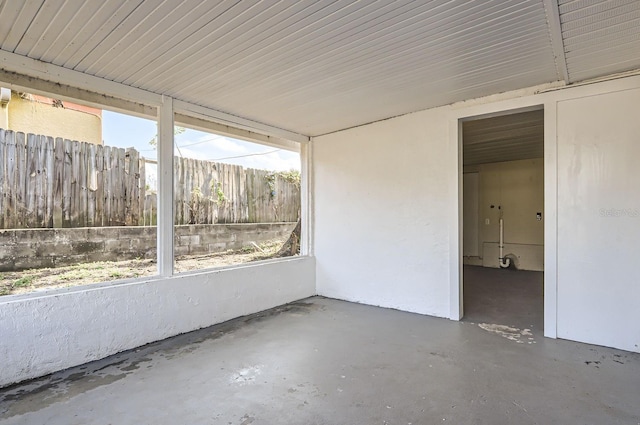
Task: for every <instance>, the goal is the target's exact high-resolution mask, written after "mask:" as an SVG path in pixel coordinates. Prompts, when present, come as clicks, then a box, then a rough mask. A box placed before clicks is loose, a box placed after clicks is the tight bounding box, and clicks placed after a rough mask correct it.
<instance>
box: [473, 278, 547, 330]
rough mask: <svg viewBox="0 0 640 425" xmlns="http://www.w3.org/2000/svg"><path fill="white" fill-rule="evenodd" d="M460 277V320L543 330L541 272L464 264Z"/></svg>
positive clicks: (542, 283)
mask: <svg viewBox="0 0 640 425" xmlns="http://www.w3.org/2000/svg"><path fill="white" fill-rule="evenodd" d="M463 279H464V290H463V294H464V297H463V298H464V318H463V320H465V321H468V322H475V323H491V324H499V325H507V326H511V327H515V328H519V329H529V330H531V332H532V333H535V334H539V335H542V334H543V331H544V328H543V324H544V296H543V293H544V291H543V290H544V274H543V273H542V272H532V271H523V270H512V269H492V268H487V267H480V266H464V269H463Z"/></svg>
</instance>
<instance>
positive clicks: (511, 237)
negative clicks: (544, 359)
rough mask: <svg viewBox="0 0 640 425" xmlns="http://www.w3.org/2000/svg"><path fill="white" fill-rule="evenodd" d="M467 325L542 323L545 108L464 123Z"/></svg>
mask: <svg viewBox="0 0 640 425" xmlns="http://www.w3.org/2000/svg"><path fill="white" fill-rule="evenodd" d="M462 150H463V152H462V165H463V177H462V198H463V211H462V212H463V217H462V218H463V219H462V223H463V224H462V229H461V230H462V234H463V241H462V243H463V249H462V254H463V257H462V262H463V273H462V279H463V302H464V308H463V311H464V318H463V320H466V321H472V322H475V323H486V324H489V325H501V326H509V327H512V328H518V329H522V330H524V329H529V330H530V331H531V332H534V333H540V334H542V331H543V325H544V296H543V288H544V277H543V273H544V216H543V212H544V111H543V109H541V108H540V109H537V110H529V111H525V112H517V111H514V112H512V113H509V112H506V113H505V114H504V115H499V116H491V117H487V118H477V119H469V120H464V121H463V122H462Z"/></svg>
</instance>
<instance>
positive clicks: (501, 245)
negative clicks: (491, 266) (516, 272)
mask: <svg viewBox="0 0 640 425" xmlns="http://www.w3.org/2000/svg"><path fill="white" fill-rule="evenodd" d="M498 248H499V249H500V257H498V261H499V262H500V268H501V269H506V268H507V267H509V266H510V265H511V259H510V258H504V256H503V254H504V220H502V217H500V242H499V243H498Z"/></svg>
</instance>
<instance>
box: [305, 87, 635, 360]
mask: <svg viewBox="0 0 640 425" xmlns="http://www.w3.org/2000/svg"><path fill="white" fill-rule="evenodd" d="M639 89H640V76H634V77H628V78H623V79H617V80H612V81H605V82H601V83H594V84H588V85H584V86H577V87H574V88H567V89H562V90H555V89H553V88H547V87H542V88H530V89H524V90H521V91H516V92H511V93H504V94H500V95H495V96H490V97H487V98H483V99H475V100H470V101H466V102H461V103H458V104H454V105H451V106H446V107H442V108H436V109H432V110H428V111H422V112H418V113H414V114H409V115H405V116H402V117H397V118H392V119H389V120H385V121H381V122H377V123H373V124H369V125H366V126H362V127H358V128H354V129H350V130H346V131H341V132H338V133H334V134H330V135H326V136H322V137H317V138H315V139H314V141H313V151H314V185H315V186H314V187H315V193H314V195H315V203H314V205H315V233H314V237H315V253H316V256H317V258H316V262H317V288H318V293H319V294H321V295H325V296H329V297H335V298H341V299H346V300H350V301H357V302H362V303H366V304H374V305H380V306H384V307H391V308H398V309H401V310H407V311H413V312H419V313H424V314H430V315H435V316H444V317H450V318H452V319H455V320H457V319H458V318H460V317H461V315H462V314H463V308H462V307H463V306H462V302H461V301H462V291H463V288H462V285H461V284H460V282H461V279H462V268H461V263H462V261H461V257H462V231H461V230H460V225H461V216H462V210H461V205H462V202H461V196H460V194H459V188H460V186H459V185H460V181H461V175H462V167H461V163H460V159H461V157H460V155H459V148H458V146H459V143H460V133H459V121H458V120H459V119H462V118H466V117H482V116H487V115H490V114H496V113H500V112H501V111H511V110H528V109H527V108H539V107H540V105H543V106H544V110H545V158H544V175H545V180H544V188H545V195H544V204H545V205H544V215H543V217H544V226H545V227H544V241H545V246H544V250H545V251H544V268H545V275H544V279H545V301H544V302H545V335H547V336H551V337H556V336H560V337H562V338H567V339H572V340H577V341H584V342H589V343H594V344H600V345H606V346H611V347H616V348H622V349H625V350H630V351H636V352H640V348H639V344H640V309H638V308H637V307H635V306H634V305H632V304H633V303H634V302H635V301H636V300H638V299H640V294H639V293H638V288H639V286H638V285H637V282H638V281H640V269H638V268H637V267H636V266H635V261H634V258H633V257H634V256H635V255H636V253H637V252H640V222H639V221H638V220H640V218H639V217H632V216H631V214H629V213H627V215H626V216H619V217H617V218H615V217H614V218H611V217H607V211H614V213H615V212H616V211H631V212H633V211H636V210H638V209H640V185H638V183H637V182H638V181H640V176H639V175H638V170H639V168H638V167H637V166H635V168H634V165H633V163H634V162H637V161H634V160H635V159H636V158H638V157H639V156H640V140H639V139H638V134H640V129H639V128H638V123H639V122H640V120H638V119H637V114H638V110H640V103H639V102H640V100H639V99H640V91H639ZM623 93H624V94H623ZM580 129H582V130H581V131H578V130H580ZM603 211H604V212H603Z"/></svg>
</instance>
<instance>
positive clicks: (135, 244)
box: [0, 223, 295, 271]
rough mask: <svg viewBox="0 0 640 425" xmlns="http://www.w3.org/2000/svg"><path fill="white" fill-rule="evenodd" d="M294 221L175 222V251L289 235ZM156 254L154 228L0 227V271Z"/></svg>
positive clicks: (183, 252) (210, 248)
mask: <svg viewBox="0 0 640 425" xmlns="http://www.w3.org/2000/svg"><path fill="white" fill-rule="evenodd" d="M294 227H295V223H246V224H197V225H181V226H176V227H175V254H176V255H191V254H209V253H214V252H223V251H226V250H229V249H233V250H236V249H240V248H242V247H244V246H247V245H249V244H250V242H255V243H258V244H259V243H261V242H264V241H267V240H271V239H277V238H282V239H284V238H286V237H288V236H289V234H290V233H291V231H292V230H293V228H294ZM155 257H156V227H155V226H136V227H119V226H118V227H85V228H75V229H15V230H0V271H15V270H24V269H30V268H41V267H57V266H62V265H69V264H78V263H85V262H93V261H121V260H130V259H135V258H155Z"/></svg>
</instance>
